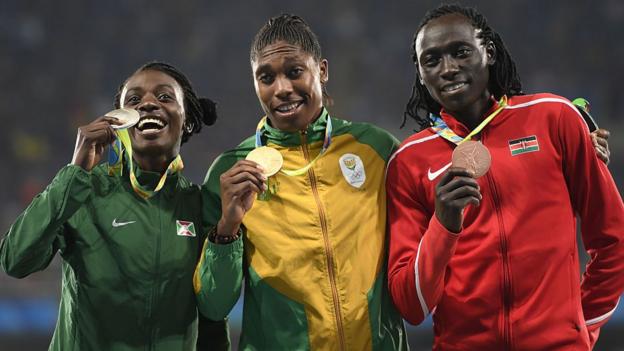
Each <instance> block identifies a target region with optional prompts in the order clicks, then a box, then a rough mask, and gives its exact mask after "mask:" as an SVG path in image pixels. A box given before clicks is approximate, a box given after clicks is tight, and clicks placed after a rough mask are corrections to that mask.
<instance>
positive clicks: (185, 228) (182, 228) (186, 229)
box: [176, 220, 196, 236]
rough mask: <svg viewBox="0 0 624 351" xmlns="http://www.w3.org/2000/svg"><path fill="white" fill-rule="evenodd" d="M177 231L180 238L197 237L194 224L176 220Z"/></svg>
mask: <svg viewBox="0 0 624 351" xmlns="http://www.w3.org/2000/svg"><path fill="white" fill-rule="evenodd" d="M176 229H177V232H178V235H179V236H196V234H195V224H193V222H187V221H181V220H176Z"/></svg>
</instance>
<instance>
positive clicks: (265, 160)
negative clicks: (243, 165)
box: [245, 146, 284, 177]
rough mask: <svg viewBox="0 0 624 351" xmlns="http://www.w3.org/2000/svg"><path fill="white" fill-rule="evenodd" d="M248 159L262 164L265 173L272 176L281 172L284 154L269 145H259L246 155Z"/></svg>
mask: <svg viewBox="0 0 624 351" xmlns="http://www.w3.org/2000/svg"><path fill="white" fill-rule="evenodd" d="M245 159H246V160H250V161H254V162H255V163H257V164H259V165H260V166H262V168H263V169H264V172H263V173H264V175H265V176H267V177H270V176H272V175H274V174H275V173H277V172H279V170H280V169H281V168H282V164H283V163H284V158H283V157H282V154H281V153H280V152H279V151H277V150H275V149H274V148H271V147H268V146H261V147H257V148H255V149H253V150H251V152H250V153H249V154H247V157H245Z"/></svg>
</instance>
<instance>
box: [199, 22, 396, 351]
mask: <svg viewBox="0 0 624 351" xmlns="http://www.w3.org/2000/svg"><path fill="white" fill-rule="evenodd" d="M251 65H252V70H253V77H254V82H255V87H256V93H257V95H258V98H259V100H260V103H261V105H262V108H263V110H264V111H265V113H266V115H267V118H266V119H262V120H261V122H260V123H259V124H258V128H257V131H256V135H255V136H252V137H250V138H248V139H246V140H245V141H243V142H242V143H241V144H240V145H239V146H238V147H237V148H235V149H234V150H231V151H228V152H225V153H224V154H222V155H221V156H220V157H219V158H218V159H217V160H215V162H214V163H213V165H212V166H211V168H210V170H209V171H208V174H207V176H206V180H205V183H204V186H203V190H202V193H203V197H204V199H203V201H204V218H206V219H207V220H208V223H205V224H206V225H208V226H210V227H212V232H211V234H210V235H209V240H207V241H206V244H205V246H204V251H203V253H202V257H201V260H200V263H199V265H198V267H197V270H196V272H195V278H194V285H195V292H196V294H197V297H198V304H199V308H200V311H201V312H202V313H203V314H204V315H205V316H206V317H208V318H210V319H213V320H215V319H222V318H223V317H225V316H226V315H227V313H229V311H230V310H231V308H232V307H233V305H234V304H235V303H236V300H237V299H238V296H239V294H240V289H241V287H242V279H243V276H244V278H245V298H244V308H243V326H242V335H241V340H240V348H241V349H245V350H247V349H249V350H268V349H271V350H306V349H316V350H319V349H324V350H402V349H406V348H407V344H406V336H405V331H404V328H403V323H402V320H401V318H400V316H399V315H398V314H397V312H396V311H395V308H394V306H393V305H392V302H391V299H390V296H389V294H388V291H387V283H386V194H385V190H384V181H385V168H386V163H387V161H388V158H389V157H390V155H391V153H392V152H393V151H394V150H395V148H396V145H397V141H396V139H395V138H394V137H392V136H391V135H390V134H389V133H387V132H385V131H383V130H381V129H379V128H377V127H374V126H372V125H370V124H366V123H352V122H349V121H345V120H341V119H336V118H333V117H331V116H330V114H329V112H328V111H327V109H326V108H325V107H324V103H323V100H324V97H325V96H326V94H325V89H324V87H325V83H326V82H327V79H328V64H327V60H325V59H321V50H320V45H319V43H318V40H317V38H316V36H315V35H314V33H313V32H312V31H311V29H310V28H309V27H308V25H307V24H306V23H305V22H304V21H303V20H302V19H301V18H299V17H297V16H292V15H281V16H278V17H274V18H272V19H271V20H270V21H269V22H268V23H267V24H265V26H264V27H263V28H262V29H261V30H260V32H259V33H258V34H257V35H256V38H255V40H254V42H253V44H252V49H251ZM259 147H269V148H273V149H275V150H277V151H278V152H279V154H281V156H282V157H283V165H282V167H281V170H280V172H278V173H277V174H275V175H271V176H270V177H269V178H268V179H267V177H266V176H265V175H264V174H265V172H264V171H267V170H266V169H262V167H261V166H259V165H258V164H257V163H255V162H253V161H250V160H245V158H246V156H247V154H249V152H251V151H252V150H254V149H256V148H259ZM239 237H242V239H241V240H239ZM223 262H228V263H227V264H224V263H223Z"/></svg>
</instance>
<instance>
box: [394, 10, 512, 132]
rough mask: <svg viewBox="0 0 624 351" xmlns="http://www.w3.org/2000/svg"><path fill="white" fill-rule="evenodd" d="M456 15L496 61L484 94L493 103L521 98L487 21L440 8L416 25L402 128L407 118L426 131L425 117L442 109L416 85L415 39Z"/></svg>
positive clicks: (506, 55)
mask: <svg viewBox="0 0 624 351" xmlns="http://www.w3.org/2000/svg"><path fill="white" fill-rule="evenodd" d="M450 14H459V15H462V16H464V17H466V18H467V19H468V20H469V21H470V23H471V24H472V26H473V27H474V28H476V29H478V33H477V38H479V39H481V40H482V41H483V42H484V43H487V42H492V43H493V45H494V47H495V48H496V57H495V59H496V60H495V62H494V65H492V66H490V67H489V72H490V80H489V83H488V90H489V91H490V93H491V94H492V95H493V96H494V98H496V99H497V100H498V99H500V98H501V97H502V96H503V95H507V96H514V95H522V94H523V92H522V82H521V81H520V76H519V75H518V72H517V70H516V63H515V62H514V61H513V59H512V58H511V55H510V54H509V51H508V50H507V48H506V47H505V43H503V39H502V38H501V37H500V35H499V34H498V33H497V32H495V31H494V30H493V29H492V28H491V27H490V25H489V24H488V23H487V19H486V18H485V16H483V15H482V14H481V13H479V12H478V11H477V10H476V9H475V8H471V7H465V6H461V5H458V4H444V5H440V6H439V7H437V8H435V9H433V10H430V11H428V12H427V14H425V18H424V19H423V20H422V21H421V22H420V25H419V26H418V29H417V30H416V33H415V34H414V38H413V40H412V60H413V61H414V63H415V64H416V78H415V81H414V85H413V86H412V95H411V96H410V99H409V101H408V103H407V106H406V108H405V113H404V114H403V123H402V124H401V127H403V126H404V125H405V122H406V120H407V118H408V117H410V118H412V119H414V120H415V121H416V123H418V125H419V127H420V130H423V129H426V128H429V127H430V126H431V125H432V124H433V121H432V120H431V118H430V117H429V114H430V113H432V114H436V115H437V114H439V113H440V110H441V109H442V106H441V105H440V104H439V103H438V102H437V101H435V100H434V99H433V97H432V96H431V94H429V91H428V90H427V88H426V87H425V86H424V85H423V84H421V83H420V79H419V73H418V55H417V53H416V37H417V36H418V33H420V31H421V30H422V28H423V27H424V26H425V25H427V24H428V23H429V22H430V21H431V20H434V19H436V18H439V17H442V16H445V15H450Z"/></svg>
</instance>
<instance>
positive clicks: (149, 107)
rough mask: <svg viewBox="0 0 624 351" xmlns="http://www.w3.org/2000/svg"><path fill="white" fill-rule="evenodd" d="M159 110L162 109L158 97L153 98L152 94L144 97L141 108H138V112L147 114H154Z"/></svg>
mask: <svg viewBox="0 0 624 351" xmlns="http://www.w3.org/2000/svg"><path fill="white" fill-rule="evenodd" d="M158 109H160V104H159V103H158V99H157V98H156V96H153V95H151V94H148V95H146V96H144V97H143V99H142V100H141V103H140V104H139V106H137V110H139V111H145V112H152V111H154V110H158Z"/></svg>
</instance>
